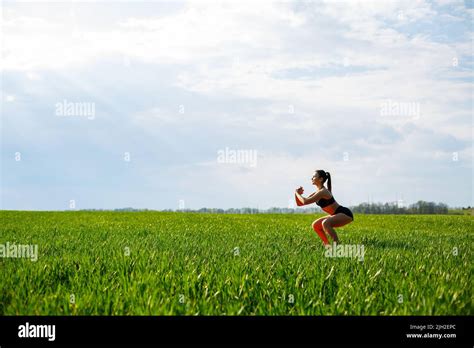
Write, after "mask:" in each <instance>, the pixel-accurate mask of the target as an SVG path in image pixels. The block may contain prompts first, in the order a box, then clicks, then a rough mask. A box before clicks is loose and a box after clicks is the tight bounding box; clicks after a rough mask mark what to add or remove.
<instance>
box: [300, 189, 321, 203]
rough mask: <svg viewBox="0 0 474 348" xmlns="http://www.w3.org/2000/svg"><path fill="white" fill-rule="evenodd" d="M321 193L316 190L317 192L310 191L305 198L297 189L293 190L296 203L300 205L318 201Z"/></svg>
mask: <svg viewBox="0 0 474 348" xmlns="http://www.w3.org/2000/svg"><path fill="white" fill-rule="evenodd" d="M323 194H324V192H321V191H318V192H314V193H312V194H311V195H309V197H308V198H306V197H303V196H302V195H301V194H300V193H299V192H298V190H297V191H295V199H296V205H298V206H299V207H300V206H302V205H308V204H311V203H314V202H317V201H319V199H320V198H322V195H323Z"/></svg>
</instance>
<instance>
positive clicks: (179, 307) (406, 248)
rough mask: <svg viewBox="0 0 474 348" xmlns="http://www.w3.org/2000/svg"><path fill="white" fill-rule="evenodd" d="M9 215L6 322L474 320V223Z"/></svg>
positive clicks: (1, 310) (1, 286)
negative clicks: (354, 254) (332, 241)
mask: <svg viewBox="0 0 474 348" xmlns="http://www.w3.org/2000/svg"><path fill="white" fill-rule="evenodd" d="M319 216H321V215H313V216H311V215H280V214H276V215H271V214H261V215H218V214H215V215H214V214H196V213H163V212H138V213H137V212H133V213H126V212H124V213H122V212H120V213H118V212H18V211H1V212H0V217H1V221H2V223H1V233H0V244H5V243H6V242H9V243H10V244H14V243H15V244H37V245H38V260H37V261H36V262H33V261H31V260H29V259H25V258H0V269H1V273H0V314H1V315H472V314H473V310H472V279H471V274H472V264H473V263H472V256H471V255H472V254H471V252H470V250H471V247H472V241H473V233H472V231H473V221H474V218H473V217H472V216H446V215H445V216H428V215H424V216H420V215H418V216H417V215H356V217H355V221H354V222H353V223H352V224H349V225H347V226H345V227H343V228H340V229H338V232H339V236H340V238H341V242H342V243H345V244H362V245H364V248H365V252H366V253H365V258H364V261H363V262H360V261H358V260H357V259H354V258H328V257H325V256H324V251H325V250H324V248H323V246H322V244H321V242H320V240H319V238H318V237H317V235H316V233H315V232H314V231H313V230H312V229H311V222H312V221H313V220H315V219H316V218H318V217H319Z"/></svg>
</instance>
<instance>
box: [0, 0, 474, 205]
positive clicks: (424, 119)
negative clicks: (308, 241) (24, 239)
mask: <svg viewBox="0 0 474 348" xmlns="http://www.w3.org/2000/svg"><path fill="white" fill-rule="evenodd" d="M473 14H474V5H473V2H472V1H447V0H442V1H430V2H428V1H422V0H408V1H369V0H363V1H353V0H351V1H313V0H306V1H271V0H260V1H245V0H244V1H242V0H226V1H217V0H215V1H210V0H209V1H205V0H204V1H203V0H201V1H190V2H184V1H183V2H180V1H173V2H171V1H170V2H166V1H147V2H136V1H96V2H92V1H52V2H39V1H30V2H19V1H3V2H2V7H1V26H0V28H1V35H0V36H1V55H2V59H1V63H0V71H1V91H2V95H1V147H2V151H1V205H0V209H18V210H20V209H21V210H68V209H93V208H95V209H114V208H122V207H134V208H148V209H179V208H184V209H186V208H189V209H199V208H201V207H214V208H224V209H226V208H232V207H233V208H240V207H256V208H260V209H266V208H269V207H294V204H293V197H294V190H295V188H297V187H298V186H303V187H304V188H305V194H309V193H311V192H313V191H314V186H312V185H311V177H312V175H313V172H314V170H316V169H324V170H326V171H329V172H330V173H331V176H332V184H333V194H334V196H335V198H336V200H337V201H338V202H339V204H341V205H344V206H350V205H356V204H359V203H362V202H392V201H400V202H401V203H400V204H411V203H414V202H416V201H418V200H426V201H434V202H444V203H447V204H448V205H450V206H456V207H457V206H468V205H470V206H473V165H472V164H473V163H472V162H473V152H472V150H473V148H472V139H473V39H474V35H473Z"/></svg>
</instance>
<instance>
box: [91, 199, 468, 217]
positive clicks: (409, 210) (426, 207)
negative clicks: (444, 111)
mask: <svg viewBox="0 0 474 348" xmlns="http://www.w3.org/2000/svg"><path fill="white" fill-rule="evenodd" d="M350 209H351V210H352V211H353V212H354V213H359V214H459V215H464V214H470V215H474V208H471V207H470V206H469V207H467V208H453V209H451V208H449V207H448V205H447V204H445V203H435V202H426V201H418V202H416V203H414V204H411V205H408V206H402V205H400V204H397V202H392V203H360V204H359V205H356V206H351V207H350ZM83 210H86V211H104V210H107V209H83ZM113 211H121V212H138V211H158V210H154V209H136V208H132V207H126V208H120V209H113ZM159 211H164V212H194V213H203V214H314V213H321V212H322V210H321V209H320V208H319V207H317V206H311V207H305V208H278V207H272V208H269V209H258V208H250V207H244V208H230V209H220V208H200V209H165V210H159Z"/></svg>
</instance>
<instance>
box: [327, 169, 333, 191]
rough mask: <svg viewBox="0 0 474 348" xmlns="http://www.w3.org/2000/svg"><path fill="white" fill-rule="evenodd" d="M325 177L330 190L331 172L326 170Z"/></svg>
mask: <svg viewBox="0 0 474 348" xmlns="http://www.w3.org/2000/svg"><path fill="white" fill-rule="evenodd" d="M326 178H327V179H328V190H329V192H332V185H331V174H330V173H329V172H326Z"/></svg>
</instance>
